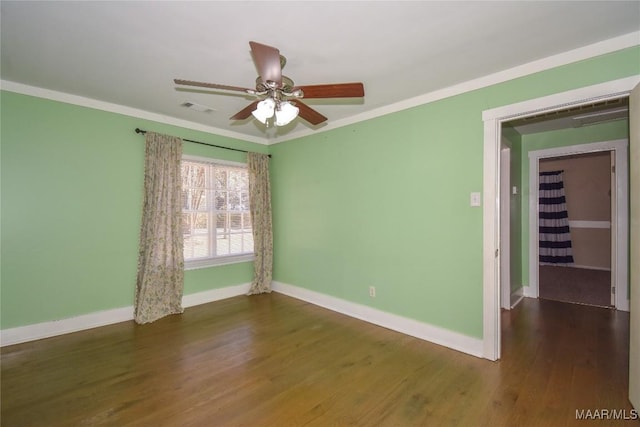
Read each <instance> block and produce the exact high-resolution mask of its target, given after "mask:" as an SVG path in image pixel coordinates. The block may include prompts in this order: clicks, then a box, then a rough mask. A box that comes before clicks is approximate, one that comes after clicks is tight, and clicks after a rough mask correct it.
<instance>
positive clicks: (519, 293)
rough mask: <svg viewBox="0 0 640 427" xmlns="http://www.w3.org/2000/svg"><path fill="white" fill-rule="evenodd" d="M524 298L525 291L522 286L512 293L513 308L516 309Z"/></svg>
mask: <svg viewBox="0 0 640 427" xmlns="http://www.w3.org/2000/svg"><path fill="white" fill-rule="evenodd" d="M523 299H524V291H523V290H522V287H520V288H518V289H516V290H515V291H513V292H512V293H511V301H510V302H511V309H514V308H515V307H516V306H517V305H518V304H520V302H521V301H522V300H523Z"/></svg>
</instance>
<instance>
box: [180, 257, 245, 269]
mask: <svg viewBox="0 0 640 427" xmlns="http://www.w3.org/2000/svg"><path fill="white" fill-rule="evenodd" d="M255 259H256V255H255V254H254V253H250V254H237V255H224V256H217V257H212V258H201V259H192V260H189V261H185V262H184V269H185V271H190V270H201V269H203V268H209V267H218V266H220V265H229V264H239V263H241V262H253V261H254V260H255Z"/></svg>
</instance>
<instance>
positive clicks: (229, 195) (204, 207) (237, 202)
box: [182, 156, 253, 269]
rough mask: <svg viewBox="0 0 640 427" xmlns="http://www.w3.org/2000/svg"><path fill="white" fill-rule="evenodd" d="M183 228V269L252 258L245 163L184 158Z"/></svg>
mask: <svg viewBox="0 0 640 427" xmlns="http://www.w3.org/2000/svg"><path fill="white" fill-rule="evenodd" d="M214 162H215V163H214ZM182 229H183V236H184V260H185V267H186V268H187V269H189V268H198V267H207V266H211V265H219V264H228V263H232V262H240V261H248V260H252V259H253V234H252V230H251V214H250V212H249V176H248V173H247V166H246V165H243V164H241V163H229V162H217V161H212V160H206V159H202V158H194V157H187V156H183V158H182Z"/></svg>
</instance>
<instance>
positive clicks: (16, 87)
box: [0, 80, 269, 145]
mask: <svg viewBox="0 0 640 427" xmlns="http://www.w3.org/2000/svg"><path fill="white" fill-rule="evenodd" d="M0 89H2V90H5V91H8V92H15V93H19V94H22V95H29V96H35V97H37V98H44V99H49V100H51V101H58V102H64V103H66V104H73V105H78V106H80V107H87V108H93V109H95V110H102V111H107V112H110V113H116V114H123V115H125V116H130V117H136V118H139V119H144V120H151V121H154V122H159V123H163V124H168V125H173V126H179V127H182V128H186V129H192V130H197V131H201V132H206V133H210V134H215V135H220V136H226V137H229V138H234V139H239V140H242V141H248V142H255V143H257V144H262V145H268V144H269V141H268V140H265V139H264V138H261V137H253V136H249V135H245V134H242V133H239V132H232V131H228V130H226V129H220V128H216V127H213V126H207V125H203V124H200V123H195V122H191V121H188V120H182V119H177V118H175V117H171V116H166V115H164V114H157V113H152V112H150V111H146V110H140V109H137V108H132V107H127V106H125V105H120V104H113V103H110V102H105V101H100V100H97V99H93V98H86V97H84V96H78V95H72V94H70V93H66V92H58V91H55V90H50V89H45V88H41V87H37V86H29V85H25V84H22V83H16V82H12V81H10V80H0Z"/></svg>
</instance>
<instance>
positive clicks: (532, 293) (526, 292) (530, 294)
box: [522, 286, 538, 298]
mask: <svg viewBox="0 0 640 427" xmlns="http://www.w3.org/2000/svg"><path fill="white" fill-rule="evenodd" d="M522 295H523V296H524V297H525V298H538V294H537V289H533V288H531V286H523V287H522Z"/></svg>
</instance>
